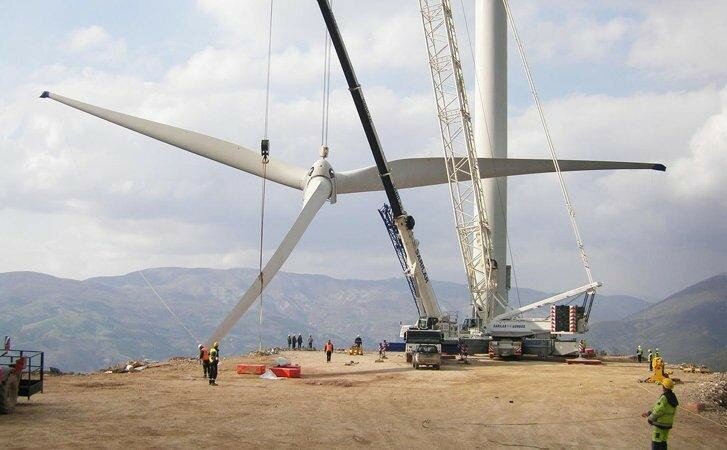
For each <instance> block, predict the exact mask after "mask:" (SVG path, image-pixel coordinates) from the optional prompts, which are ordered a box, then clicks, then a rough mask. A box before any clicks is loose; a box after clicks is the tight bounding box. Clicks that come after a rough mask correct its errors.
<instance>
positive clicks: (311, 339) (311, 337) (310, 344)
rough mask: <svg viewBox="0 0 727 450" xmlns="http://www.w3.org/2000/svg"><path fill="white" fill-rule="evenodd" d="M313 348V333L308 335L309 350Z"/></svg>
mask: <svg viewBox="0 0 727 450" xmlns="http://www.w3.org/2000/svg"><path fill="white" fill-rule="evenodd" d="M311 350H313V335H312V334H311V335H308V351H311Z"/></svg>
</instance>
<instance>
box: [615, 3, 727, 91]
mask: <svg viewBox="0 0 727 450" xmlns="http://www.w3.org/2000/svg"><path fill="white" fill-rule="evenodd" d="M644 13H645V18H644V20H643V21H642V22H641V24H640V26H639V28H638V32H637V35H636V39H635V42H634V44H633V47H632V48H631V51H630V53H629V56H628V60H629V63H630V64H632V65H633V66H635V67H638V68H642V69H645V70H649V71H650V72H652V73H653V72H657V73H659V74H661V75H662V76H664V77H667V78H675V79H685V80H696V81H705V80H715V79H716V80H721V81H724V80H725V73H727V58H725V57H724V55H725V54H727V39H725V38H724V35H723V31H724V20H725V17H727V3H725V2H722V1H690V2H683V1H664V2H659V4H658V7H654V8H644Z"/></svg>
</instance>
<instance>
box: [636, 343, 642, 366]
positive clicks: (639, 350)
mask: <svg viewBox="0 0 727 450" xmlns="http://www.w3.org/2000/svg"><path fill="white" fill-rule="evenodd" d="M643 355H644V351H643V350H642V349H641V346H640V345H638V346H637V347H636V360H637V361H638V362H639V364H641V357H642V356H643Z"/></svg>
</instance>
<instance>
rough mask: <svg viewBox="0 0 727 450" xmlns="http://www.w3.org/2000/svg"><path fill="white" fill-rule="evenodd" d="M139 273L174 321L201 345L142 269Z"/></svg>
mask: <svg viewBox="0 0 727 450" xmlns="http://www.w3.org/2000/svg"><path fill="white" fill-rule="evenodd" d="M137 272H139V275H141V278H143V279H144V282H145V283H146V285H147V286H149V289H151V291H152V292H153V293H154V295H156V297H157V298H158V299H159V301H160V302H162V305H164V307H165V308H167V311H169V314H171V315H172V317H174V319H176V321H177V322H178V323H179V325H181V326H182V328H184V331H186V332H187V334H188V335H189V336H190V337H191V338H192V339H194V342H196V343H197V344H199V343H200V342H199V339H197V336H195V335H194V334H192V332H191V331H189V328H187V326H186V325H184V323H183V322H182V319H180V318H179V316H178V315H177V314H176V313H175V312H174V311H173V310H172V308H171V307H169V305H168V304H167V302H165V301H164V299H163V298H162V296H161V295H159V293H158V292H157V290H156V289H154V286H152V285H151V283H150V282H149V280H148V279H147V278H146V276H145V275H144V272H143V271H142V270H141V269H139V270H137Z"/></svg>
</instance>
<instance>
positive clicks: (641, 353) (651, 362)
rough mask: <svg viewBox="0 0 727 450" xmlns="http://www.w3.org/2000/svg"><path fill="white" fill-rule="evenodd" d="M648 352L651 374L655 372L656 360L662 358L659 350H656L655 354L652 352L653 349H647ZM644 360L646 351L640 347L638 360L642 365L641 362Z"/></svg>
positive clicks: (637, 352) (637, 349)
mask: <svg viewBox="0 0 727 450" xmlns="http://www.w3.org/2000/svg"><path fill="white" fill-rule="evenodd" d="M646 351H647V359H648V360H649V372H651V371H652V370H654V367H653V362H654V358H660V357H661V354H660V353H659V349H658V348H656V349H655V350H654V352H652V351H651V349H647V350H646ZM643 358H644V350H643V349H642V348H641V345H638V346H637V347H636V360H637V361H638V362H639V364H640V363H641V361H642V360H643Z"/></svg>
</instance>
